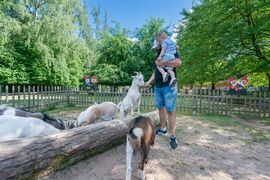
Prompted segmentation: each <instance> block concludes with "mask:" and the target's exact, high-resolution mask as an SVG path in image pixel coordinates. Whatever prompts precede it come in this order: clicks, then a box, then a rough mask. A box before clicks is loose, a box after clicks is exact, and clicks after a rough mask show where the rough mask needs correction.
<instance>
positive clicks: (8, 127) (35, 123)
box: [0, 115, 60, 142]
mask: <svg viewBox="0 0 270 180" xmlns="http://www.w3.org/2000/svg"><path fill="white" fill-rule="evenodd" d="M59 131H60V130H59V129H57V128H55V127H53V126H52V125H50V124H48V123H46V122H44V121H43V120H41V119H38V118H35V117H20V116H10V115H1V116H0V142H1V141H10V140H14V139H17V138H23V137H33V136H39V135H43V134H51V133H56V132H59Z"/></svg>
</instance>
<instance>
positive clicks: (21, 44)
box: [0, 0, 96, 86]
mask: <svg viewBox="0 0 270 180" xmlns="http://www.w3.org/2000/svg"><path fill="white" fill-rule="evenodd" d="M0 17H1V18H0V26H1V29H2V30H1V31H0V37H1V38H0V48H1V49H0V58H1V59H0V61H1V65H0V71H1V72H2V73H4V74H2V75H0V77H1V78H0V83H1V84H36V85H45V84H46V85H73V86H77V85H78V84H79V81H80V79H81V77H82V76H83V71H84V65H85V64H86V63H87V62H89V61H88V60H89V59H95V54H96V53H94V51H95V49H94V48H92V47H91V46H90V44H91V41H92V37H91V30H90V29H89V28H90V24H89V22H88V21H87V14H86V12H85V9H84V5H83V4H82V1H80V0H72V1H69V2H67V1H64V0H60V1H52V0H41V1H36V0H31V1H16V0H14V1H1V2H0Z"/></svg>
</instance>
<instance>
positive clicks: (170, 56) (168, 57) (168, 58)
mask: <svg viewBox="0 0 270 180" xmlns="http://www.w3.org/2000/svg"><path fill="white" fill-rule="evenodd" d="M174 59H175V56H174V55H173V54H169V53H166V54H164V55H163V56H162V60H165V61H171V60H174Z"/></svg>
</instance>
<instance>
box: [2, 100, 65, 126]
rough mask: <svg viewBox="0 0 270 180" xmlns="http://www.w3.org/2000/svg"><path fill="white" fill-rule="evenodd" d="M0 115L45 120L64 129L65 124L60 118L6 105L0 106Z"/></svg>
mask: <svg viewBox="0 0 270 180" xmlns="http://www.w3.org/2000/svg"><path fill="white" fill-rule="evenodd" d="M0 115H7V116H20V117H33V118H38V119H41V120H43V121H45V122H46V123H48V124H51V125H52V126H54V127H55V128H57V129H61V130H64V129H66V128H65V127H66V126H65V124H64V122H63V121H62V120H57V119H54V118H52V117H49V116H48V115H46V114H44V113H41V112H30V111H27V110H22V109H17V108H13V107H7V106H5V105H2V106H0Z"/></svg>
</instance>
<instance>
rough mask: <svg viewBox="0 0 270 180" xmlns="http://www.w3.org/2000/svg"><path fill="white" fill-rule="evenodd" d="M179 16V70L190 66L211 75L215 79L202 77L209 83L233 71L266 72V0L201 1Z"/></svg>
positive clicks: (267, 12) (269, 30) (267, 52)
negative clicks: (180, 53) (182, 63)
mask: <svg viewBox="0 0 270 180" xmlns="http://www.w3.org/2000/svg"><path fill="white" fill-rule="evenodd" d="M182 14H183V15H184V20H183V21H182V22H181V24H180V25H179V30H178V32H179V36H178V44H179V46H180V49H181V52H182V56H183V59H184V65H183V69H185V68H186V69H190V68H191V66H193V69H196V70H197V71H201V73H200V74H209V75H212V77H214V78H215V79H216V80H214V79H213V78H211V76H204V77H206V78H208V77H209V78H210V80H211V82H213V81H218V80H222V79H223V80H224V79H226V78H227V77H228V76H230V75H233V74H235V73H236V72H239V73H240V74H251V73H254V72H260V73H268V72H269V70H270V67H269V64H270V63H269V48H268V45H267V44H269V43H267V42H268V41H269V32H270V28H269V27H270V24H269V22H268V21H267V18H268V16H269V14H270V11H269V6H268V7H267V3H266V1H256V0H245V1H232V0H229V1H222V0H204V1H201V3H198V4H197V5H196V6H194V7H193V9H192V11H190V12H188V11H183V12H182ZM243 65H245V66H243ZM207 67H209V68H207ZM215 72H218V73H215ZM269 80H270V79H269ZM207 81H209V80H208V79H204V82H207Z"/></svg>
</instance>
